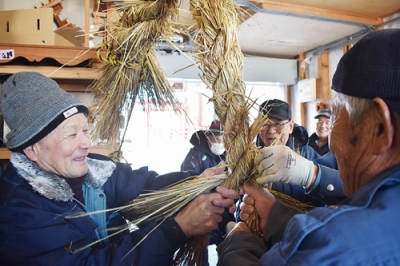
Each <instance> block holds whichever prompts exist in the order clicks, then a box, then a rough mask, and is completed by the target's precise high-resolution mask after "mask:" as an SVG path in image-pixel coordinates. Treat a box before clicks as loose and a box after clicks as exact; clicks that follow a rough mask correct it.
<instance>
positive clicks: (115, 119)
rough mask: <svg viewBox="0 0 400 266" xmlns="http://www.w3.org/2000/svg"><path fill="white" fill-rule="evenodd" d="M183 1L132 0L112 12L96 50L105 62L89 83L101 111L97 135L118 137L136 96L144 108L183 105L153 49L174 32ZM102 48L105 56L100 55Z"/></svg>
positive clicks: (94, 133)
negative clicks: (102, 42)
mask: <svg viewBox="0 0 400 266" xmlns="http://www.w3.org/2000/svg"><path fill="white" fill-rule="evenodd" d="M179 5H180V1H179V0H163V1H137V0H133V1H129V2H126V3H121V4H117V5H116V6H115V7H114V8H113V9H114V11H115V12H109V13H111V14H114V16H113V17H110V18H107V24H106V32H107V36H108V39H109V42H108V43H107V44H105V45H103V46H101V47H99V53H98V54H99V58H100V59H101V60H102V61H103V62H104V65H103V66H102V67H101V69H100V72H101V73H100V75H99V78H98V79H97V80H96V81H95V82H94V83H93V84H91V86H90V88H91V89H92V90H93V92H94V94H95V101H96V102H97V106H98V110H99V111H98V113H97V116H98V121H97V123H96V125H95V129H94V131H93V133H92V138H93V139H97V138H100V139H103V138H106V139H108V140H109V141H116V140H119V138H120V131H119V130H118V129H121V128H123V127H125V129H126V128H127V125H124V124H123V120H122V119H120V117H122V116H123V115H125V114H128V119H127V121H128V122H129V118H130V114H131V113H132V110H133V107H134V104H135V101H136V100H137V99H138V100H139V101H140V103H141V104H142V105H143V107H144V106H145V105H146V104H152V105H153V107H154V108H155V109H158V108H160V107H163V108H165V107H172V108H173V109H174V110H175V111H180V110H181V106H180V105H179V104H178V101H177V100H176V98H175V96H174V94H173V92H172V89H171V87H170V84H169V82H168V81H167V79H166V78H165V76H164V72H163V70H162V68H161V67H160V66H159V64H158V60H157V58H156V55H155V50H154V48H153V47H154V43H155V42H156V41H157V39H158V38H159V37H160V36H164V35H165V36H168V35H171V34H172V33H171V32H173V31H174V29H173V27H172V25H171V22H170V21H171V19H173V18H175V17H176V16H177V15H178V7H179ZM167 39H168V38H167ZM104 49H105V50H106V55H105V56H101V53H100V51H101V50H104Z"/></svg>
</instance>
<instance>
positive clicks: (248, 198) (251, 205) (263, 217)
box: [240, 184, 276, 231]
mask: <svg viewBox="0 0 400 266" xmlns="http://www.w3.org/2000/svg"><path fill="white" fill-rule="evenodd" d="M243 188H244V192H245V193H246V194H245V195H244V197H243V202H242V203H241V204H240V218H241V219H242V220H243V221H246V220H247V219H248V218H249V217H250V215H251V214H252V213H253V212H254V210H257V213H258V217H259V225H260V230H261V231H262V230H263V229H264V227H265V224H266V222H267V220H268V216H269V213H270V211H271V208H272V205H274V203H275V201H276V199H275V197H274V196H273V195H272V194H271V193H270V192H268V191H266V190H263V189H260V188H258V187H255V186H251V185H248V184H245V185H244V187H243Z"/></svg>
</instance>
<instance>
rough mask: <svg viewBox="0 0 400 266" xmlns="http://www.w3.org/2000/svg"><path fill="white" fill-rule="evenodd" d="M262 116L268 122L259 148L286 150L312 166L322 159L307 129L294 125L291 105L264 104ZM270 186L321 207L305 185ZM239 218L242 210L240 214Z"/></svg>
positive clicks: (279, 101)
mask: <svg viewBox="0 0 400 266" xmlns="http://www.w3.org/2000/svg"><path fill="white" fill-rule="evenodd" d="M260 115H267V116H268V121H267V122H266V124H265V125H264V127H263V128H262V129H261V131H260V133H259V134H258V135H257V138H256V145H257V146H258V147H259V148H263V147H275V149H279V147H286V148H287V149H288V150H292V151H293V153H294V154H297V155H298V156H299V157H304V158H305V161H308V162H310V164H312V160H314V159H317V158H320V155H319V154H318V153H317V152H316V151H315V150H314V149H313V148H311V147H310V146H308V144H307V142H308V132H307V130H306V129H305V128H304V127H302V126H299V125H297V124H295V123H294V121H293V120H292V112H291V110H290V106H289V104H288V103H287V102H284V101H282V100H278V99H273V100H267V101H265V102H263V103H262V104H261V105H260ZM269 186H270V188H271V189H273V190H275V191H279V192H282V193H284V194H286V195H289V196H291V197H293V198H295V199H297V200H299V201H301V202H307V203H312V204H314V205H321V204H322V203H320V202H319V201H318V199H315V198H313V197H309V195H308V194H307V193H306V191H305V189H304V187H303V186H302V185H291V184H287V183H286V182H270V183H269ZM236 218H238V210H237V212H236Z"/></svg>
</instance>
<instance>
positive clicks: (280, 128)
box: [260, 117, 294, 146]
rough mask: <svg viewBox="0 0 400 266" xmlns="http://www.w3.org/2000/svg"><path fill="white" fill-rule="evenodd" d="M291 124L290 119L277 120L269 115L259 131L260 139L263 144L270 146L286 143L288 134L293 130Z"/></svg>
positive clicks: (292, 124)
mask: <svg viewBox="0 0 400 266" xmlns="http://www.w3.org/2000/svg"><path fill="white" fill-rule="evenodd" d="M293 126H294V123H293V121H292V120H279V119H276V118H273V117H271V118H269V119H268V122H267V123H265V125H264V127H263V128H262V129H261V131H260V137H261V140H262V141H263V142H264V144H265V146H271V144H274V145H286V143H287V142H288V140H289V135H290V134H291V133H292V131H293Z"/></svg>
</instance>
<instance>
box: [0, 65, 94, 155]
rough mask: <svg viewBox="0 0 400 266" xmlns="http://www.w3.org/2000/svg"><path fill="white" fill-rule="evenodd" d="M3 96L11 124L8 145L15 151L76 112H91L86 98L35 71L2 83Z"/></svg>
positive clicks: (14, 76) (43, 134) (41, 136)
mask: <svg viewBox="0 0 400 266" xmlns="http://www.w3.org/2000/svg"><path fill="white" fill-rule="evenodd" d="M0 100H1V111H2V113H3V116H4V120H5V122H6V123H7V125H8V127H9V128H10V132H9V133H8V134H7V143H6V146H7V148H8V149H10V150H11V151H22V150H23V149H25V148H26V147H28V146H30V145H32V144H35V143H36V142H38V141H39V140H41V139H42V138H44V137H45V136H46V135H47V134H49V133H50V132H51V131H53V130H54V129H55V128H56V127H57V126H58V125H59V124H61V123H62V122H63V121H64V120H66V119H67V118H68V117H71V116H72V115H74V114H77V113H84V114H85V115H86V116H87V115H88V109H87V108H86V106H84V105H83V103H82V102H80V101H79V100H78V99H77V98H75V97H74V96H72V95H71V94H70V93H68V92H66V91H64V90H63V89H61V88H60V87H59V86H58V84H57V83H56V82H55V81H54V80H52V79H50V78H47V77H45V76H43V75H42V74H39V73H35V72H20V73H16V74H14V75H12V76H11V77H9V78H8V79H7V80H6V81H5V82H4V84H3V85H2V87H1V98H0Z"/></svg>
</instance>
